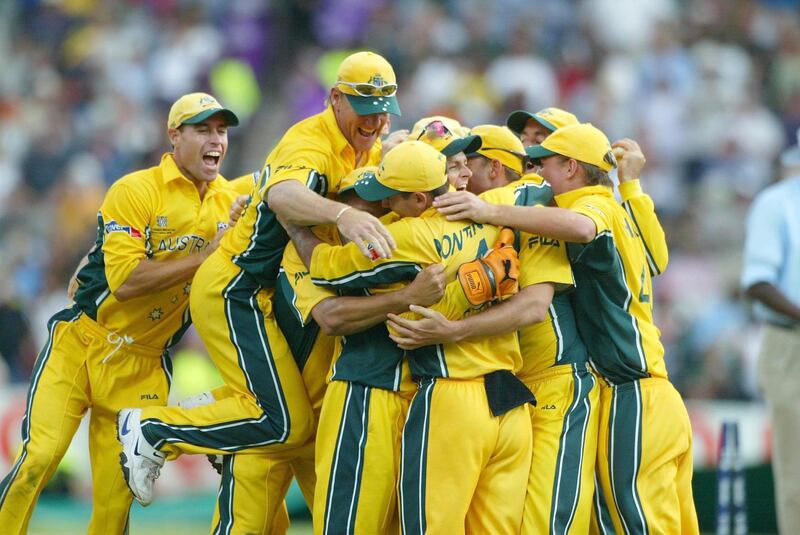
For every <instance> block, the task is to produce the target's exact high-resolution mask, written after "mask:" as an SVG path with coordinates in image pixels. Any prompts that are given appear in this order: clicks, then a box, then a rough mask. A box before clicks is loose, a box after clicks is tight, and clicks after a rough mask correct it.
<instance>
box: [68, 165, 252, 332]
mask: <svg viewBox="0 0 800 535" xmlns="http://www.w3.org/2000/svg"><path fill="white" fill-rule="evenodd" d="M235 197H236V191H235V190H234V189H233V188H232V187H231V186H230V182H228V181H227V180H225V179H224V178H223V177H221V176H220V177H217V179H216V180H214V181H213V182H211V183H210V184H209V187H208V191H207V192H206V194H205V197H204V198H203V200H202V201H201V200H200V195H199V194H198V191H197V188H196V187H195V185H194V184H193V183H192V182H191V181H190V180H189V179H188V178H186V177H184V176H183V175H182V174H181V172H180V170H179V169H178V167H177V165H176V164H175V160H174V159H173V157H172V154H165V155H164V156H163V157H162V158H161V164H160V165H158V166H156V167H151V168H149V169H144V170H142V171H137V172H135V173H131V174H129V175H126V176H124V177H122V178H120V179H119V180H118V181H117V182H115V183H114V185H112V186H111V188H110V189H109V190H108V193H106V197H105V200H104V201H103V205H102V206H101V208H100V211H99V212H98V215H97V224H98V232H97V241H96V243H95V246H94V248H93V249H92V251H91V252H90V254H89V262H88V264H87V265H86V266H84V268H83V269H81V270H80V272H79V273H78V283H79V285H80V286H79V287H78V291H77V293H76V295H75V303H76V306H77V307H78V308H79V309H80V310H81V311H83V313H84V314H86V315H87V316H89V317H90V318H92V319H93V320H95V321H96V322H97V323H98V324H99V325H100V326H102V327H104V328H105V329H107V330H109V331H112V332H116V333H118V334H119V335H120V336H122V335H127V336H130V337H132V338H133V339H134V341H135V343H136V344H139V345H143V346H147V347H152V348H163V347H168V346H170V345H172V344H174V343H175V342H176V341H177V340H178V338H180V335H182V334H183V332H184V330H185V329H186V328H187V327H188V325H189V322H190V318H189V308H188V306H187V305H188V304H189V289H190V288H191V279H188V280H186V281H184V282H181V283H179V284H176V285H175V286H173V287H171V288H168V289H166V290H162V291H160V292H157V293H152V294H149V295H145V296H141V297H137V298H134V299H130V300H128V301H125V302H124V303H120V302H119V301H117V299H116V298H115V297H114V292H115V291H116V290H117V289H118V288H119V287H120V286H121V285H122V283H124V282H125V280H126V279H127V278H128V276H129V275H130V274H131V272H132V271H133V270H134V269H135V268H136V266H137V265H138V264H139V262H140V261H141V260H143V259H146V258H150V259H154V260H176V259H178V258H182V257H185V256H188V255H192V254H198V253H200V252H201V251H203V250H204V249H205V248H206V247H208V244H209V243H210V242H211V241H212V240H213V239H214V237H215V236H216V234H217V231H218V230H220V229H222V228H225V227H227V224H228V217H229V212H230V206H231V202H232V201H233V199H234V198H235Z"/></svg>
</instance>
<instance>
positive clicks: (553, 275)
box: [389, 125, 599, 534]
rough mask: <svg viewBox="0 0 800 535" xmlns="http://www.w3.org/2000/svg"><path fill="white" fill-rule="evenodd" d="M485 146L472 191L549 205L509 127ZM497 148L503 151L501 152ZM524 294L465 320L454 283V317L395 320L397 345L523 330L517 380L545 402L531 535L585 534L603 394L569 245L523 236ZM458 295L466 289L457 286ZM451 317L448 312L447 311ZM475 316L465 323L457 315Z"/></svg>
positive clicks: (529, 505)
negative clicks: (581, 325)
mask: <svg viewBox="0 0 800 535" xmlns="http://www.w3.org/2000/svg"><path fill="white" fill-rule="evenodd" d="M471 132H472V133H473V134H477V135H479V136H480V137H481V140H482V144H483V145H485V146H486V147H490V148H489V149H484V148H483V147H481V148H480V149H479V150H478V151H477V152H476V153H472V154H470V156H469V165H470V167H471V168H472V169H474V170H475V172H474V174H473V178H474V180H473V181H472V182H471V187H470V190H471V191H472V192H474V193H477V194H480V196H481V198H482V199H483V200H485V201H486V202H490V203H494V204H504V205H517V206H541V205H542V204H545V203H549V201H550V199H551V197H552V194H551V192H550V187H549V186H548V185H547V184H546V183H545V182H544V181H543V179H542V178H541V177H540V176H538V175H536V174H528V175H525V176H522V177H520V174H521V173H522V171H523V162H522V160H521V159H520V158H519V157H514V155H515V154H520V153H524V148H523V146H522V143H521V142H520V140H519V139H517V138H516V137H515V136H514V135H513V134H512V133H511V132H510V131H509V129H507V128H505V127H499V126H494V125H481V126H476V127H475V128H473V129H472V131H471ZM491 147H494V148H493V149H492V148H491ZM519 246H520V280H519V283H520V292H519V293H518V294H517V295H514V296H512V297H511V298H509V299H508V300H506V301H505V302H503V303H500V304H497V305H496V306H493V307H491V308H489V309H485V310H482V311H481V312H479V313H477V314H472V315H468V316H465V314H464V310H465V309H467V308H469V307H470V303H468V302H466V299H465V297H464V293H463V292H460V291H455V293H453V292H452V291H451V288H450V287H451V286H453V283H451V284H450V285H448V293H447V294H446V300H448V301H451V302H450V303H449V304H448V307H447V311H446V312H445V313H444V314H442V313H439V312H437V311H436V310H432V309H421V308H419V307H413V310H414V311H417V312H419V313H421V314H422V315H423V316H424V319H422V320H410V319H407V318H404V317H400V316H396V315H390V321H389V326H390V328H391V329H393V330H394V331H395V332H397V333H398V334H397V335H393V336H392V338H393V339H394V340H395V341H396V342H398V344H399V345H400V346H401V347H403V348H405V349H414V348H416V347H419V346H424V345H430V344H441V343H458V342H459V341H460V340H464V339H476V338H487V337H493V336H497V335H502V334H506V333H510V332H515V331H519V344H520V351H521V353H522V363H523V364H522V369H521V370H520V371H519V372H518V373H517V376H518V377H519V378H520V379H521V380H522V381H523V382H524V383H525V384H526V386H527V387H528V388H529V389H530V390H531V392H533V393H534V394H535V395H536V400H537V405H536V407H535V408H533V409H532V410H531V425H532V433H533V455H532V462H531V470H530V475H529V482H528V490H527V497H526V502H525V516H524V519H523V524H522V533H525V534H538V533H575V534H585V533H587V531H588V529H589V519H590V514H591V507H592V492H593V490H594V466H595V457H596V454H597V431H598V427H597V426H598V423H599V411H598V409H597V405H598V396H599V387H597V385H596V379H595V377H594V376H593V375H592V373H591V371H590V369H589V366H588V353H587V351H586V346H585V345H584V343H583V340H582V339H581V338H580V336H579V335H578V331H577V326H576V322H575V314H574V312H573V309H572V305H571V303H570V301H569V297H568V291H569V290H571V289H572V288H573V285H574V281H573V276H572V269H571V267H570V263H569V259H568V258H567V254H566V244H565V243H563V242H561V241H559V240H555V239H553V238H549V237H547V236H537V235H531V234H528V233H524V232H523V233H522V234H521V236H520V238H519ZM457 290H458V289H457ZM440 310H441V309H440ZM461 316H465V317H464V318H463V319H461V320H455V321H453V320H452V318H455V317H461Z"/></svg>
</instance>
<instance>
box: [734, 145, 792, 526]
mask: <svg viewBox="0 0 800 535" xmlns="http://www.w3.org/2000/svg"><path fill="white" fill-rule="evenodd" d="M798 138H800V131H798ZM798 141H800V139H799V140H798ZM780 168H781V180H780V181H779V182H778V183H776V184H773V185H772V186H770V187H768V188H767V189H765V190H764V191H762V192H761V193H760V194H759V195H758V196H757V197H756V198H755V200H754V201H753V204H752V206H751V207H750V212H749V214H748V217H747V237H746V240H745V247H744V267H743V270H742V280H741V285H742V288H743V289H744V290H745V292H746V294H747V296H748V297H750V298H751V299H753V300H755V313H756V315H757V317H758V319H759V320H761V321H763V322H764V338H763V341H762V345H761V352H760V354H759V361H758V375H759V383H760V385H761V388H762V389H763V392H764V397H765V398H766V400H767V402H768V405H769V410H770V416H771V418H772V426H773V453H772V471H773V474H774V476H775V496H776V498H777V499H776V504H777V514H778V526H779V530H780V532H781V533H800V458H798V457H797V455H796V452H795V448H796V447H797V444H798V443H800V404H798V403H797V394H796V390H795V389H796V388H797V384H798V382H800V210H798V208H797V207H798V205H800V143H799V144H798V145H795V146H793V147H791V148H789V149H787V150H786V151H784V153H783V154H781V158H780Z"/></svg>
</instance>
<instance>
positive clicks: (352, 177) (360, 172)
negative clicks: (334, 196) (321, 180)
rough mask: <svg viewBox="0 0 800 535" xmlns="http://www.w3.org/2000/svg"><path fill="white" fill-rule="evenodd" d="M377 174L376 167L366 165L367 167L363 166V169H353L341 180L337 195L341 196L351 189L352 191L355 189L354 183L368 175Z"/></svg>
mask: <svg viewBox="0 0 800 535" xmlns="http://www.w3.org/2000/svg"><path fill="white" fill-rule="evenodd" d="M377 172H378V166H377V165H367V166H364V167H356V168H355V169H353V170H352V171H350V172H349V173H347V175H346V176H345V177H344V178H343V179H342V181H341V182H339V193H338V195H341V194H342V193H345V192H347V191H350V190H351V189H353V188H354V187H355V185H356V182H358V181H359V180H362V179H364V178H366V177H367V176H368V175H374V174H376V173H377Z"/></svg>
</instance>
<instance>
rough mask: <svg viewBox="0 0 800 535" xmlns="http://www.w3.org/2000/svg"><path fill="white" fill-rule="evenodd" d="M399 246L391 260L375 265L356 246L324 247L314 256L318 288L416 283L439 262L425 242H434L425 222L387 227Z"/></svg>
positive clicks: (402, 222)
mask: <svg viewBox="0 0 800 535" xmlns="http://www.w3.org/2000/svg"><path fill="white" fill-rule="evenodd" d="M386 228H387V229H388V230H389V232H390V233H391V234H392V236H393V237H394V239H395V242H396V243H397V249H396V250H395V251H393V252H392V257H391V258H379V259H377V260H375V261H372V260H370V259H368V258H366V257H365V256H364V255H363V254H362V253H361V251H360V250H359V248H358V247H357V246H356V244H354V243H348V244H347V245H344V246H331V245H328V244H324V243H323V244H320V245H318V246H317V247H316V248H315V249H314V253H313V254H312V256H311V276H312V280H313V281H314V284H317V285H321V286H328V287H332V288H341V289H344V290H357V289H362V288H372V287H375V286H379V285H382V284H390V283H393V282H398V281H408V280H411V279H413V278H414V277H415V276H416V275H417V273H418V272H419V271H421V270H422V267H423V266H427V265H429V264H433V263H436V262H439V261H440V259H439V258H438V257H437V256H435V254H434V253H433V252H432V251H431V248H430V247H427V246H426V245H427V244H426V243H425V240H426V239H427V240H428V241H430V242H432V237H431V230H430V228H429V227H428V226H427V225H426V224H425V220H424V218H405V219H401V220H400V221H397V222H395V223H392V224H391V225H389V226H388V227H386Z"/></svg>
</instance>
